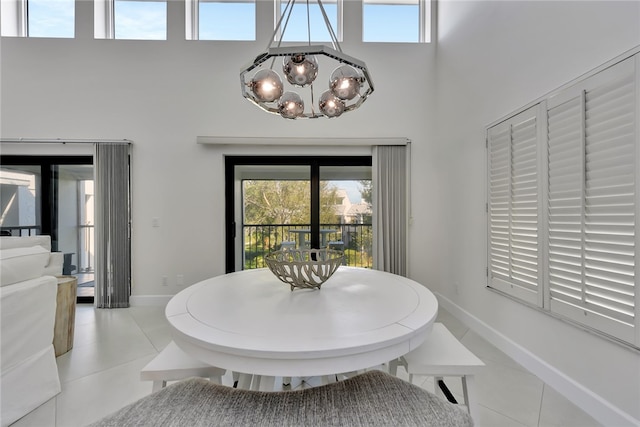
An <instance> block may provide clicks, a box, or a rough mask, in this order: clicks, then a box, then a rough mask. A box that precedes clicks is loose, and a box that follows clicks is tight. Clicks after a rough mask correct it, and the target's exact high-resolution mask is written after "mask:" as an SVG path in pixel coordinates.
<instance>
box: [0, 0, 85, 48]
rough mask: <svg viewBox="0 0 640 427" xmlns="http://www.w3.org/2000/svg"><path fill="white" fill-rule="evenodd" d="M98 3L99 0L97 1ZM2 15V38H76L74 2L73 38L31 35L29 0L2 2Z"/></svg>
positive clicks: (5, 0)
mask: <svg viewBox="0 0 640 427" xmlns="http://www.w3.org/2000/svg"><path fill="white" fill-rule="evenodd" d="M96 1H97V0H96ZM0 15H1V18H2V21H1V28H2V33H1V35H2V37H25V38H29V37H33V38H56V39H58V38H60V39H73V38H75V37H76V34H75V32H76V28H75V27H76V25H75V23H76V19H77V17H76V13H75V2H74V18H73V32H74V34H73V36H72V37H60V36H56V37H43V36H30V35H29V0H2V1H0Z"/></svg>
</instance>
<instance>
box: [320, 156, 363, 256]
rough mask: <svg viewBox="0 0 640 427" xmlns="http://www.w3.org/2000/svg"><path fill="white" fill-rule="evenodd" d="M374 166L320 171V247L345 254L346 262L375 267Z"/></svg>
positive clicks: (331, 168) (342, 167) (336, 167)
mask: <svg viewBox="0 0 640 427" xmlns="http://www.w3.org/2000/svg"><path fill="white" fill-rule="evenodd" d="M371 188H372V181H371V167H370V166H357V167H354V166H330V167H328V166H325V167H321V168H320V209H321V212H320V246H322V247H328V248H330V249H337V250H341V251H344V252H345V263H346V264H347V265H350V266H355V267H366V268H371V267H372V265H373V252H372V245H373V233H372V225H371V215H372V208H371Z"/></svg>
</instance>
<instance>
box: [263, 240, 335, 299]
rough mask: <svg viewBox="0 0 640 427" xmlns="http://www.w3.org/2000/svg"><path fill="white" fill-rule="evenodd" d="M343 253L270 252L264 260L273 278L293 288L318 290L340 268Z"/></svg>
mask: <svg viewBox="0 0 640 427" xmlns="http://www.w3.org/2000/svg"><path fill="white" fill-rule="evenodd" d="M343 259H344V252H342V251H337V250H334V249H285V250H281V251H276V252H271V253H270V254H268V255H267V256H265V258H264V260H265V261H266V263H267V266H268V267H269V270H271V272H272V273H273V274H275V276H276V277H277V278H278V279H280V280H281V281H283V282H284V283H288V284H289V285H290V286H291V290H292V291H293V290H294V289H295V288H302V289H315V288H318V289H320V286H321V285H322V284H323V283H324V282H326V281H327V280H328V279H329V277H331V275H332V274H333V273H335V271H336V270H337V269H338V267H340V265H341V264H342V261H343Z"/></svg>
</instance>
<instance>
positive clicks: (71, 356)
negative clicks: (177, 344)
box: [14, 304, 599, 427]
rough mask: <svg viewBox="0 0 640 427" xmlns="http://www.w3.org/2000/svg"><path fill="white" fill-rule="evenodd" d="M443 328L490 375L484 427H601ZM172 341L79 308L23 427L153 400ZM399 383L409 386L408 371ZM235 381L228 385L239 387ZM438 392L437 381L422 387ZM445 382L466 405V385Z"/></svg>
mask: <svg viewBox="0 0 640 427" xmlns="http://www.w3.org/2000/svg"><path fill="white" fill-rule="evenodd" d="M438 321H440V322H443V323H444V324H445V325H446V326H447V328H449V330H450V331H451V332H452V333H453V334H454V335H455V336H456V337H457V338H458V339H459V340H460V341H461V342H462V343H463V344H464V345H465V346H467V348H469V349H470V350H471V351H472V352H473V353H475V354H476V355H477V356H478V357H479V358H481V359H482V360H483V361H484V362H485V364H486V368H485V369H483V372H482V373H481V374H479V375H478V377H477V378H476V387H477V392H478V401H479V412H478V414H477V416H476V419H475V423H476V425H478V426H486V427H499V426H515V427H519V426H530V427H534V426H563V427H569V426H576V427H577V426H580V427H589V426H598V425H599V424H598V423H597V422H596V421H595V420H594V419H593V418H591V417H590V416H589V415H587V414H586V413H585V412H584V411H582V410H581V409H579V408H578V407H576V406H575V405H573V404H572V403H571V402H569V401H568V400H567V399H566V398H564V397H563V396H562V395H560V394H559V393H557V392H556V391H554V390H553V389H552V388H551V387H549V386H548V385H546V384H544V383H543V382H542V381H541V380H539V379H538V378H537V377H536V376H535V375H533V374H531V373H530V372H528V371H527V370H525V369H524V368H523V367H521V366H520V365H518V364H517V363H516V362H515V361H513V360H512V359H510V358H509V357H508V356H506V355H505V354H504V353H502V352H500V351H499V350H498V349H496V348H495V347H494V346H492V345H491V344H490V343H488V342H487V341H485V340H484V339H482V338H481V337H480V336H478V335H477V334H475V333H474V332H473V331H471V330H469V329H468V328H467V327H466V326H465V325H464V324H462V323H461V322H460V321H458V320H457V319H456V318H454V317H453V316H452V315H450V314H449V313H447V312H445V311H442V309H441V312H440V314H439V316H438ZM170 341H171V335H170V330H169V326H168V323H167V320H166V318H165V317H164V309H163V308H161V307H131V308H128V309H114V310H96V309H94V308H93V306H92V305H85V304H79V305H78V308H77V311H76V325H75V337H74V346H73V349H72V350H71V351H69V352H68V353H66V354H63V355H62V356H60V357H58V359H57V363H58V370H59V373H60V381H61V383H62V392H61V393H60V394H59V395H58V396H56V397H55V398H53V399H51V400H50V401H48V402H47V403H45V404H43V405H42V406H40V407H39V408H38V409H36V410H35V411H33V412H31V413H30V414H28V415H26V416H25V417H24V418H22V419H20V420H18V421H17V422H16V423H15V424H14V426H15V427H27V426H36V427H49V426H51V427H54V426H55V427H75V426H85V425H87V424H89V423H91V422H93V421H96V420H98V419H99V418H101V417H103V416H105V415H107V414H109V413H111V412H113V411H115V410H117V409H119V408H121V407H123V406H125V405H127V404H129V403H131V402H133V401H135V400H137V399H139V398H141V397H144V396H146V395H148V394H149V393H150V391H151V383H150V382H143V381H140V369H142V367H143V366H145V365H146V364H147V363H148V362H149V361H150V360H151V359H153V357H154V356H155V355H156V354H157V353H158V352H159V351H160V350H162V349H163V348H164V346H166V345H167V344H168V343H169V342H170ZM399 376H401V377H404V378H405V379H407V378H408V376H407V375H406V373H405V372H404V370H403V369H402V368H400V369H399ZM231 381H232V379H231V377H230V375H228V374H227V375H226V376H225V377H224V378H223V382H224V383H226V384H231ZM414 381H415V382H416V383H417V384H420V385H421V386H422V387H425V388H427V389H429V390H431V391H432V390H433V380H432V379H430V378H427V377H417V376H416V378H415V379H414ZM445 382H446V383H447V385H448V386H449V388H450V389H451V391H452V392H453V394H454V395H455V396H456V398H457V399H459V400H462V399H461V398H460V396H461V394H462V387H461V386H460V385H459V380H455V379H449V380H447V378H445ZM319 384H320V379H319V378H311V379H308V380H306V381H305V382H301V381H300V380H298V381H295V380H294V382H293V383H292V387H293V388H294V389H295V388H298V387H308V386H315V385H319Z"/></svg>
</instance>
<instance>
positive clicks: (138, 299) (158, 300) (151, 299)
mask: <svg viewBox="0 0 640 427" xmlns="http://www.w3.org/2000/svg"><path fill="white" fill-rule="evenodd" d="M171 298H173V295H131V296H130V297H129V305H131V306H150V305H151V306H158V307H164V306H166V305H167V303H168V302H169V300H170V299H171Z"/></svg>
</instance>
